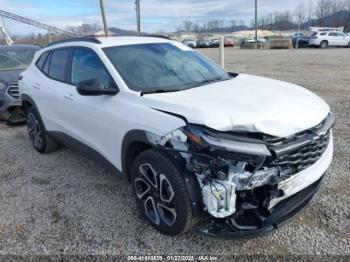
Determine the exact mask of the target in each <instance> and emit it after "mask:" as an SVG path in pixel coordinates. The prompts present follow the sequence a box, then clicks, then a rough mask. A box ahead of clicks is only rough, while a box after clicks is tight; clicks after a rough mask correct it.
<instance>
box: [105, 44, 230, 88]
mask: <svg viewBox="0 0 350 262" xmlns="http://www.w3.org/2000/svg"><path fill="white" fill-rule="evenodd" d="M104 52H105V53H106V55H107V57H108V58H109V59H110V61H111V62H112V64H113V65H114V67H115V68H116V70H117V71H118V72H119V74H120V75H121V77H122V78H123V80H124V81H125V82H126V83H127V85H128V86H129V88H130V89H132V90H135V91H141V92H155V91H165V92H166V91H176V90H185V89H189V88H193V87H198V86H200V85H201V84H205V83H208V82H211V81H220V80H227V79H229V78H230V76H229V75H228V74H227V73H226V72H225V71H224V70H223V69H221V68H220V67H219V66H217V65H216V64H215V63H214V62H212V61H210V60H209V59H207V58H205V57H204V56H202V55H201V54H200V53H198V52H196V51H193V50H192V49H190V48H188V47H186V46H184V45H182V44H180V43H176V42H174V43H158V44H138V45H128V46H118V47H109V48H105V49H104Z"/></svg>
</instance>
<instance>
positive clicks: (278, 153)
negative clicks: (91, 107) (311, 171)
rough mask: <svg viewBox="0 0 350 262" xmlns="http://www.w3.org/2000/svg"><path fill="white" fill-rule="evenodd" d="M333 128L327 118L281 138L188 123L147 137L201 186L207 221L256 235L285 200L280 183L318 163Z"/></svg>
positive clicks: (330, 117)
mask: <svg viewBox="0 0 350 262" xmlns="http://www.w3.org/2000/svg"><path fill="white" fill-rule="evenodd" d="M333 123H334V117H333V115H332V114H330V115H329V116H328V117H327V119H325V120H324V121H323V122H322V123H320V124H319V125H318V126H317V127H315V128H313V129H310V130H307V131H304V132H302V133H299V134H297V135H295V136H293V137H289V138H283V139H281V138H275V137H271V136H268V135H264V134H249V133H245V134H237V133H230V132H224V133H223V132H218V131H215V130H211V129H209V128H205V127H202V126H197V125H190V124H189V125H187V126H186V127H184V128H182V129H179V130H176V131H174V132H171V133H169V134H167V135H166V136H163V137H157V136H155V135H152V134H148V139H149V141H150V142H151V143H152V144H154V145H156V146H158V147H161V148H163V149H165V150H173V151H175V152H177V153H179V154H180V155H181V157H182V158H183V159H184V160H185V163H186V168H187V170H188V171H189V172H190V173H191V174H193V175H195V177H196V179H197V181H198V183H199V186H200V189H201V194H202V204H203V211H204V212H207V213H209V214H210V216H211V219H214V220H215V221H216V222H218V223H221V224H222V225H225V227H226V226H227V225H228V226H229V227H231V228H233V229H235V230H256V229H259V228H260V227H262V226H263V223H264V221H265V220H267V219H268V218H269V216H271V213H272V212H273V210H274V207H275V206H276V205H278V203H279V202H280V201H282V200H283V199H285V198H286V197H289V196H287V195H285V191H284V190H283V189H281V187H280V186H279V184H280V183H281V182H282V181H286V180H288V179H289V178H291V177H293V176H294V175H295V174H297V173H300V172H301V171H303V170H305V169H306V168H308V167H310V166H311V165H313V164H314V163H315V162H316V161H318V160H319V159H320V158H321V156H322V155H323V153H324V152H325V151H326V149H327V148H328V146H329V144H330V138H331V127H332V126H333ZM321 175H323V174H320V175H319V177H317V180H318V179H320V178H321ZM315 179H316V178H315ZM315 181H316V180H315ZM310 184H311V183H310ZM310 184H308V185H306V186H310ZM306 186H305V187H306ZM300 190H301V189H300ZM300 190H299V191H300ZM216 224H217V223H216ZM215 226H217V225H215Z"/></svg>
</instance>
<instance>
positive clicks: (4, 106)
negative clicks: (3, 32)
mask: <svg viewBox="0 0 350 262" xmlns="http://www.w3.org/2000/svg"><path fill="white" fill-rule="evenodd" d="M40 48H41V47H39V46H36V45H13V46H0V119H3V120H7V121H8V123H9V124H11V123H19V122H23V120H24V117H23V114H22V110H21V107H20V106H21V101H20V99H19V92H18V76H19V74H20V73H21V72H22V71H24V70H25V69H26V68H27V67H28V65H29V64H30V63H31V61H32V59H33V57H34V54H35V52H36V51H37V50H39V49H40Z"/></svg>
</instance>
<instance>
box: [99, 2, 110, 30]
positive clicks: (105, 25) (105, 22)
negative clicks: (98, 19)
mask: <svg viewBox="0 0 350 262" xmlns="http://www.w3.org/2000/svg"><path fill="white" fill-rule="evenodd" d="M100 6H101V15H102V20H103V28H104V31H105V37H108V26H107V20H106V14H105V8H104V4H103V0H100Z"/></svg>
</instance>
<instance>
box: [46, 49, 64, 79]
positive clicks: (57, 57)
mask: <svg viewBox="0 0 350 262" xmlns="http://www.w3.org/2000/svg"><path fill="white" fill-rule="evenodd" d="M68 55H69V50H68V49H62V50H56V51H53V52H52V55H51V61H50V69H49V76H50V77H51V78H52V79H54V80H57V81H61V82H66V69H67V61H68Z"/></svg>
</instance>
